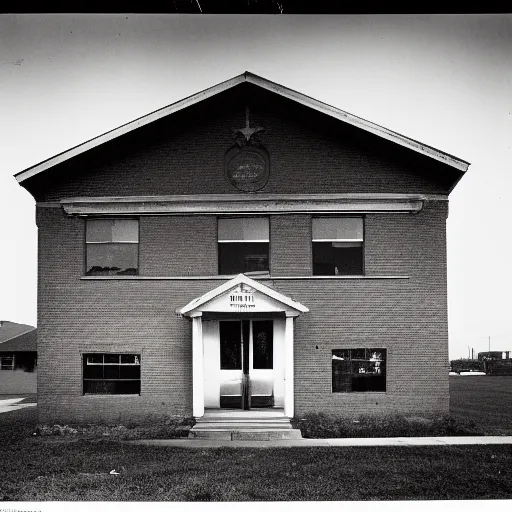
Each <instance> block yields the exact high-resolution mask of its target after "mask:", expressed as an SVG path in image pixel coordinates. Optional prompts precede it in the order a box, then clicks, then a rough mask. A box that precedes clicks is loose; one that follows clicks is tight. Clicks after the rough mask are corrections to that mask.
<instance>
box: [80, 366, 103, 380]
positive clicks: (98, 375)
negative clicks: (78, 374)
mask: <svg viewBox="0 0 512 512" xmlns="http://www.w3.org/2000/svg"><path fill="white" fill-rule="evenodd" d="M102 378H103V365H100V364H98V365H85V366H84V379H102Z"/></svg>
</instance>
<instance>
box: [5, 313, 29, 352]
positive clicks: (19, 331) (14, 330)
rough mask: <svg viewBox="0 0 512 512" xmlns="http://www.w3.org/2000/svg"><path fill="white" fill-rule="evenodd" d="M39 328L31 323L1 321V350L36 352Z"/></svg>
mask: <svg viewBox="0 0 512 512" xmlns="http://www.w3.org/2000/svg"><path fill="white" fill-rule="evenodd" d="M36 350H37V329H36V328H35V327H32V326H31V325H25V324H17V323H15V322H8V321H5V320H3V321H1V325H0V352H35V351H36Z"/></svg>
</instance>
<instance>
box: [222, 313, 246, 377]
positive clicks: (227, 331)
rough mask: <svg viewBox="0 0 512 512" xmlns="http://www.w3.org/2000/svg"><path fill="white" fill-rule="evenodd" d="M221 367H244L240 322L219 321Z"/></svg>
mask: <svg viewBox="0 0 512 512" xmlns="http://www.w3.org/2000/svg"><path fill="white" fill-rule="evenodd" d="M219 329H220V369H221V370H241V369H242V337H241V332H240V322H219Z"/></svg>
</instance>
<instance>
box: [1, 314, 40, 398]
mask: <svg viewBox="0 0 512 512" xmlns="http://www.w3.org/2000/svg"><path fill="white" fill-rule="evenodd" d="M36 392H37V329H36V328H35V327H32V326H31V325H25V324H17V323H15V322H8V321H6V320H0V395H2V394H13V393H36Z"/></svg>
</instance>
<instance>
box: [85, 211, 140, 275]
mask: <svg viewBox="0 0 512 512" xmlns="http://www.w3.org/2000/svg"><path fill="white" fill-rule="evenodd" d="M85 240H86V244H85V245H86V256H85V258H86V263H85V265H86V272H85V273H86V275H88V276H112V275H130V276H134V275H137V274H138V269H139V221H138V220H137V219H87V225H86V236H85Z"/></svg>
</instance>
